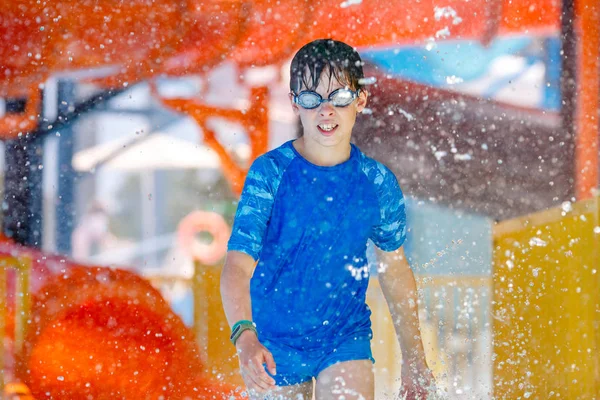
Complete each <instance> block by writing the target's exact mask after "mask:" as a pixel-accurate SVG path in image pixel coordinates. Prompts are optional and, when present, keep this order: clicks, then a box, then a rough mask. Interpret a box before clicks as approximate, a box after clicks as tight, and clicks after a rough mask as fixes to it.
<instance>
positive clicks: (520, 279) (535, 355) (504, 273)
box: [492, 199, 600, 399]
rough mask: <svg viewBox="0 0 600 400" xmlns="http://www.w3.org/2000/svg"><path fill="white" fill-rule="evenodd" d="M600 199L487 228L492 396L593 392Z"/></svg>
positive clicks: (597, 391) (597, 383)
mask: <svg viewBox="0 0 600 400" xmlns="http://www.w3.org/2000/svg"><path fill="white" fill-rule="evenodd" d="M599 213H600V207H599V201H598V199H592V200H588V201H583V202H580V203H575V204H572V205H570V206H569V205H567V206H565V207H557V208H555V209H551V210H547V211H544V212H540V213H536V214H532V215H529V216H526V217H523V218H518V219H515V220H510V221H506V222H502V223H500V224H498V225H497V226H496V227H495V229H494V256H493V260H494V269H493V302H492V316H493V331H494V342H493V343H494V344H493V346H494V352H495V359H494V371H493V373H494V395H495V397H496V398H511V399H512V398H514V399H516V398H519V397H520V398H527V397H529V398H539V399H548V398H563V399H564V398H568V399H586V398H595V397H598V395H600V369H599V365H598V362H599V359H600V356H599V355H598V350H599V349H598V339H599V335H598V328H599V327H598V323H599V322H600V307H599V306H600V301H599V300H600V285H599V280H598V275H599V271H600V234H599V233H595V232H594V229H595V228H596V227H598V226H600V220H599Z"/></svg>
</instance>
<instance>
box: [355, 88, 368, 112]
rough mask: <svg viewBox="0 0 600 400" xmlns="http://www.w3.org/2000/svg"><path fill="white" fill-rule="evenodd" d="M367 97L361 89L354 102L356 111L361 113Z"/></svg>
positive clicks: (365, 92)
mask: <svg viewBox="0 0 600 400" xmlns="http://www.w3.org/2000/svg"><path fill="white" fill-rule="evenodd" d="M368 97H369V92H367V91H366V90H364V89H362V90H361V91H360V93H359V94H358V100H356V111H357V112H362V111H363V110H364V109H365V107H366V106H367V98H368Z"/></svg>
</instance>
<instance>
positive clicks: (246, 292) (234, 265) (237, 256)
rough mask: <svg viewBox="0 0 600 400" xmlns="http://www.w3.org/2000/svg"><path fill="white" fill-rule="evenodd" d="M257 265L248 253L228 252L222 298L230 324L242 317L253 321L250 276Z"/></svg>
mask: <svg viewBox="0 0 600 400" xmlns="http://www.w3.org/2000/svg"><path fill="white" fill-rule="evenodd" d="M255 265H256V262H255V261H254V259H253V258H252V257H251V256H249V255H248V254H246V253H242V252H240V251H230V252H228V253H227V257H226V258H225V265H224V266H223V271H222V272H221V300H222V302H223V308H224V310H225V316H226V317H227V322H229V326H233V324H235V323H236V322H237V321H240V320H242V319H246V320H250V321H252V306H251V303H250V278H252V274H253V273H254V267H255ZM244 333H245V332H244Z"/></svg>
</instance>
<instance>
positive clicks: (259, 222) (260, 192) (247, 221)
mask: <svg viewBox="0 0 600 400" xmlns="http://www.w3.org/2000/svg"><path fill="white" fill-rule="evenodd" d="M279 179H280V177H279V176H277V168H276V166H275V165H274V160H272V159H269V158H268V157H265V156H262V157H259V158H257V159H256V160H255V161H254V162H253V163H252V166H251V167H250V169H249V171H248V174H247V175H246V181H245V182H244V189H243V190H242V195H241V197H240V202H239V203H238V207H237V211H236V214H235V218H234V221H233V228H232V230H231V237H230V238H229V243H228V245H227V250H228V251H231V250H235V251H241V252H243V253H246V254H248V255H250V256H252V258H254V260H258V259H259V257H260V252H261V250H262V246H263V241H264V238H265V234H266V231H267V225H268V223H269V220H270V218H271V211H272V209H273V202H274V199H275V191H276V187H277V186H278V185H276V182H277V181H278V180H279Z"/></svg>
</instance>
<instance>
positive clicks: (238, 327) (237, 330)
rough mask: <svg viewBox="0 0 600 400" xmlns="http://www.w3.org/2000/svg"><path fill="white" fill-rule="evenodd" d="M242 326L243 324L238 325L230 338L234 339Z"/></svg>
mask: <svg viewBox="0 0 600 400" xmlns="http://www.w3.org/2000/svg"><path fill="white" fill-rule="evenodd" d="M241 328H242V326H241V325H238V326H236V327H235V329H234V330H233V331H232V332H231V336H230V337H229V338H230V339H233V337H234V336H235V334H236V333H238V332H239V330H240V329H241Z"/></svg>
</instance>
